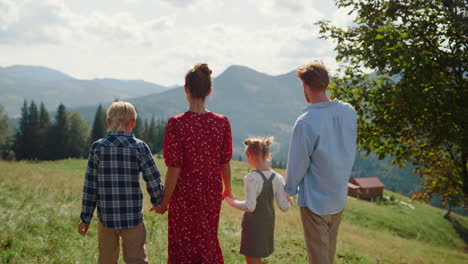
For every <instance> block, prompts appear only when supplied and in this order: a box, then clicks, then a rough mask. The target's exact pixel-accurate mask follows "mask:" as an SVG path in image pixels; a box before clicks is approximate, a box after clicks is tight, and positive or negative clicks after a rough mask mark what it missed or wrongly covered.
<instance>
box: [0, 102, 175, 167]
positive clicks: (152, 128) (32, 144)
mask: <svg viewBox="0 0 468 264" xmlns="http://www.w3.org/2000/svg"><path fill="white" fill-rule="evenodd" d="M165 128H166V122H164V121H162V120H156V119H154V118H152V119H151V120H150V121H149V122H148V120H145V121H143V120H141V118H138V119H137V124H136V127H135V129H134V133H135V136H136V137H137V138H140V139H142V140H144V141H145V142H147V143H148V145H149V146H150V148H151V150H152V152H153V153H158V152H160V151H161V150H162V145H163V141H164V131H165ZM106 134H107V118H106V113H105V111H104V109H103V108H102V106H101V105H99V107H98V108H97V110H96V114H95V117H94V121H93V124H92V128H91V129H90V128H89V125H88V124H87V122H86V121H85V120H84V119H83V117H82V116H81V114H80V113H78V112H67V110H66V107H65V106H64V105H63V104H60V105H59V106H58V108H57V111H56V113H55V117H54V119H53V120H51V119H50V116H49V113H48V111H47V109H46V108H45V106H44V104H43V103H41V105H40V107H38V106H37V104H36V103H35V102H34V101H31V102H30V103H29V104H28V102H27V101H26V100H25V101H24V103H23V107H22V109H21V118H20V120H19V125H18V128H17V129H13V127H12V125H11V121H10V120H9V119H8V117H7V115H6V114H5V113H3V107H0V154H1V156H2V158H4V159H10V160H12V159H17V160H57V159H66V158H82V157H87V155H88V151H89V148H90V146H91V144H92V143H93V142H94V141H96V140H98V139H99V138H102V137H103V136H105V135H106Z"/></svg>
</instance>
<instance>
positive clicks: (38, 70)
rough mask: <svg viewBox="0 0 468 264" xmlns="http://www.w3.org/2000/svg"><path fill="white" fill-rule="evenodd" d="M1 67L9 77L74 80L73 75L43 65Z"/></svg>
mask: <svg viewBox="0 0 468 264" xmlns="http://www.w3.org/2000/svg"><path fill="white" fill-rule="evenodd" d="M1 69H2V70H3V72H4V73H6V74H9V75H10V76H11V77H16V78H22V79H29V80H35V81H64V80H74V78H73V77H71V76H69V75H66V74H65V73H62V72H59V71H56V70H53V69H49V68H47V67H43V66H26V65H14V66H10V67H6V68H1Z"/></svg>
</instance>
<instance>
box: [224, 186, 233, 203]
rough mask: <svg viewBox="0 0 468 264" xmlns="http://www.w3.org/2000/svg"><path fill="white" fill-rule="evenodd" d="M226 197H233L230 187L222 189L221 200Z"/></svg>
mask: <svg viewBox="0 0 468 264" xmlns="http://www.w3.org/2000/svg"><path fill="white" fill-rule="evenodd" d="M226 197H230V198H232V199H234V195H233V194H232V192H231V189H225V190H224V192H223V200H224V199H225V198H226Z"/></svg>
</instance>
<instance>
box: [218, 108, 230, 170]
mask: <svg viewBox="0 0 468 264" xmlns="http://www.w3.org/2000/svg"><path fill="white" fill-rule="evenodd" d="M231 157H232V132H231V123H230V122H229V119H228V118H227V117H226V126H225V129H224V140H223V146H222V147H221V159H220V164H225V163H228V162H229V161H230V160H231Z"/></svg>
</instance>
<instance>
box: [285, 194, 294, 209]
mask: <svg viewBox="0 0 468 264" xmlns="http://www.w3.org/2000/svg"><path fill="white" fill-rule="evenodd" d="M286 199H288V201H289V204H290V205H291V206H293V205H294V198H293V197H292V196H289V195H287V194H286Z"/></svg>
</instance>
